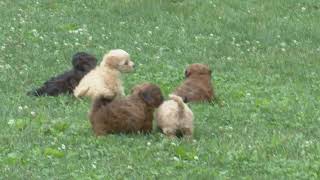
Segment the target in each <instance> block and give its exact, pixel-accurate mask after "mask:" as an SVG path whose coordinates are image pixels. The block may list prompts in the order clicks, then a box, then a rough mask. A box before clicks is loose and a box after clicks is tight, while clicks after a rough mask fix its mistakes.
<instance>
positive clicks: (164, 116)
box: [156, 94, 193, 138]
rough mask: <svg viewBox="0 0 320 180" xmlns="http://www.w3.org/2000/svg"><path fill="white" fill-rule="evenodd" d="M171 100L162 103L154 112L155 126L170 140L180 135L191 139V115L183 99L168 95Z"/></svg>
mask: <svg viewBox="0 0 320 180" xmlns="http://www.w3.org/2000/svg"><path fill="white" fill-rule="evenodd" d="M169 97H170V99H171V100H167V101H164V102H163V103H162V104H161V105H160V107H159V108H158V110H157V112H156V119H157V126H158V128H160V129H161V130H162V132H163V133H164V134H165V135H167V136H168V137H170V138H174V137H176V136H179V135H182V136H184V137H186V138H192V134H193V113H192V111H191V109H190V108H189V107H188V105H187V104H185V103H184V102H183V99H182V98H181V97H180V96H177V95H173V94H171V95H169Z"/></svg>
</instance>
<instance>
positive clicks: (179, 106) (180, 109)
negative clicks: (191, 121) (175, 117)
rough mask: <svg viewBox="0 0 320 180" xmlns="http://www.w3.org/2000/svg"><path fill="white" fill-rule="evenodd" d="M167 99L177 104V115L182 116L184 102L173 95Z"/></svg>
mask: <svg viewBox="0 0 320 180" xmlns="http://www.w3.org/2000/svg"><path fill="white" fill-rule="evenodd" d="M169 98H170V99H172V100H174V101H175V102H176V103H177V104H178V108H179V115H180V116H183V115H184V110H185V109H184V102H183V99H182V98H181V97H180V96H177V95H174V94H170V95H169Z"/></svg>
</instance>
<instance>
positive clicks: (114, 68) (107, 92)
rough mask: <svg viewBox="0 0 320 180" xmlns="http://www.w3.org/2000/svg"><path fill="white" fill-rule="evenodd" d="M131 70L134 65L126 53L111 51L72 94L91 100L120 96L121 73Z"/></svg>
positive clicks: (118, 50)
mask: <svg viewBox="0 0 320 180" xmlns="http://www.w3.org/2000/svg"><path fill="white" fill-rule="evenodd" d="M133 69H134V63H133V62H132V61H131V60H130V55H129V54H128V53H127V52H126V51H124V50H121V49H115V50H111V51H109V52H108V53H107V54H105V55H104V57H103V59H102V61H101V63H100V65H99V66H97V67H96V68H95V69H93V70H92V71H90V73H88V74H87V75H86V76H85V77H84V78H83V79H82V80H81V81H80V83H79V85H78V86H77V87H76V88H75V90H74V92H73V94H74V95H75V96H76V97H81V96H89V97H91V99H95V98H100V97H104V98H107V99H112V98H114V97H116V96H119V95H120V96H122V95H124V90H123V86H122V82H121V73H126V72H131V71H133Z"/></svg>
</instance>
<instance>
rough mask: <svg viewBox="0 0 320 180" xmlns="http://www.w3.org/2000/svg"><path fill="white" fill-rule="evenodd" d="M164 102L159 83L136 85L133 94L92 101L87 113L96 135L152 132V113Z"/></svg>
mask: <svg viewBox="0 0 320 180" xmlns="http://www.w3.org/2000/svg"><path fill="white" fill-rule="evenodd" d="M162 102H163V96H162V93H161V90H160V88H159V87H158V86H156V85H153V84H149V83H145V84H141V85H138V86H136V87H135V88H134V89H133V90H132V95H131V96H128V97H125V98H117V99H114V100H113V101H111V100H107V99H103V98H98V99H96V100H94V103H93V106H92V109H91V112H90V114H89V118H90V122H91V125H92V128H93V131H94V133H95V134H96V135H97V136H100V135H104V134H110V133H137V132H142V133H149V132H151V131H152V121H153V112H154V110H155V108H157V107H159V106H160V105H161V103H162Z"/></svg>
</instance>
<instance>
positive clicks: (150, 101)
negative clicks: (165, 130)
mask: <svg viewBox="0 0 320 180" xmlns="http://www.w3.org/2000/svg"><path fill="white" fill-rule="evenodd" d="M140 97H141V98H142V99H143V100H144V101H145V102H146V103H147V104H148V105H152V104H154V99H153V97H152V93H151V92H150V91H141V92H140Z"/></svg>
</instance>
